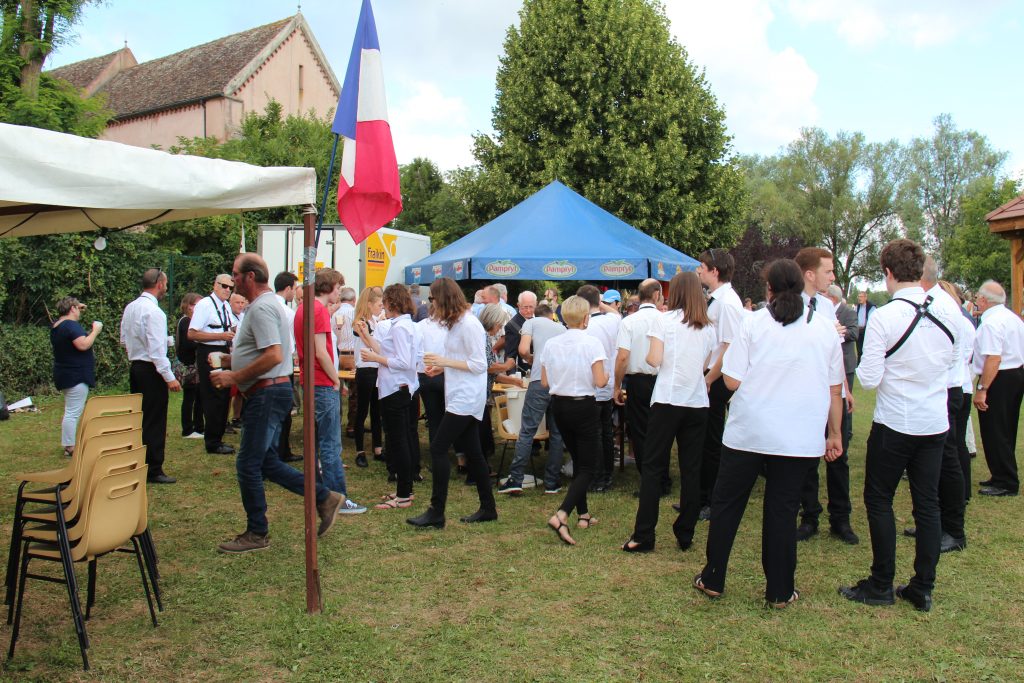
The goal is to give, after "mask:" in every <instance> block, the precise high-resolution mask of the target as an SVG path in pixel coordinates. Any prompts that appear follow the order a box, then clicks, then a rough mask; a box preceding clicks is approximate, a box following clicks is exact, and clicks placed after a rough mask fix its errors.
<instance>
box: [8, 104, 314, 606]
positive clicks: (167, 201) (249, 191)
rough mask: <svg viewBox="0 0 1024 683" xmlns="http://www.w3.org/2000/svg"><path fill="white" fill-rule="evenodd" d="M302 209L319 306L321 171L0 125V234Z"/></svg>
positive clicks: (310, 465)
mask: <svg viewBox="0 0 1024 683" xmlns="http://www.w3.org/2000/svg"><path fill="white" fill-rule="evenodd" d="M296 205H301V206H303V207H304V210H303V224H304V226H305V233H306V253H305V261H306V266H307V267H306V269H305V275H306V277H305V281H304V282H303V283H302V284H303V301H304V303H305V305H306V306H312V305H313V279H312V277H313V270H314V269H313V264H314V263H315V260H316V255H315V249H313V246H312V245H313V230H314V225H315V223H316V208H315V206H316V171H315V170H314V169H312V168H291V167H288V168H281V167H279V168H264V167H260V166H252V165H250V164H243V163H240V162H236V161H223V160H221V159H206V158H202V157H194V156H187V155H176V154H169V153H167V152H162V151H159V150H154V149H143V148H140V147H132V146H130V145H124V144H121V143H117V142H107V141H103V140H91V139H88V138H82V137H78V136H76V135H68V134H65V133H55V132H53V131H49V130H41V129H39V128H29V127H24V126H13V125H10V124H4V123H0V238H3V237H27V236H31V235H47V234H53V233H63V232H82V231H88V230H104V229H107V230H117V229H122V228H128V227H132V226H136V225H144V224H147V225H148V224H153V223H163V222H166V221H176V220H185V219H188V218H197V217H200V216H214V215H217V214H224V213H236V212H242V211H251V210H255V209H266V208H271V207H275V206H296ZM225 256H227V255H225ZM140 274H141V273H140ZM306 323H307V324H306V334H305V340H304V341H305V354H304V359H303V360H304V362H305V370H304V372H305V373H306V375H307V376H311V375H312V374H313V356H314V354H313V316H308V317H307V319H306ZM304 390H305V394H304V402H305V404H306V405H307V406H309V409H307V410H305V411H303V456H304V458H303V459H304V465H305V472H304V474H305V515H304V516H305V527H306V530H305V540H306V609H307V611H309V612H311V613H316V612H319V611H320V610H321V606H322V600H321V594H320V574H319V567H318V562H317V556H316V527H315V521H314V520H315V511H314V504H315V501H314V498H315V480H314V472H315V471H316V466H315V464H314V460H313V457H314V452H313V449H314V446H315V442H314V431H313V412H314V411H313V409H312V406H313V404H314V401H315V399H314V395H313V386H312V384H308V385H307V386H306V387H304Z"/></svg>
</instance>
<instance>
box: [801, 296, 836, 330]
mask: <svg viewBox="0 0 1024 683" xmlns="http://www.w3.org/2000/svg"><path fill="white" fill-rule="evenodd" d="M800 296H801V297H802V298H803V300H804V317H806V316H807V308H808V307H809V306H810V305H811V297H809V296H807V292H801V293H800ZM819 315H820V316H822V317H824V318H825V319H826V320H828V321H829V322H830V323H832V330H833V331H835V326H836V323H837V322H839V318H837V317H836V305H835V304H834V303H832V300H831V299H829V298H828V297H827V296H825V295H824V294H821V293H820V292H819V293H816V294H815V295H814V316H811V318H812V319H813V318H814V317H815V316H819Z"/></svg>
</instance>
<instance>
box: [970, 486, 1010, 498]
mask: <svg viewBox="0 0 1024 683" xmlns="http://www.w3.org/2000/svg"><path fill="white" fill-rule="evenodd" d="M978 495H979V496H1016V495H1017V492H1016V491H1007V490H1006V489H1002V488H999V487H998V486H983V487H981V488H980V489H979V490H978Z"/></svg>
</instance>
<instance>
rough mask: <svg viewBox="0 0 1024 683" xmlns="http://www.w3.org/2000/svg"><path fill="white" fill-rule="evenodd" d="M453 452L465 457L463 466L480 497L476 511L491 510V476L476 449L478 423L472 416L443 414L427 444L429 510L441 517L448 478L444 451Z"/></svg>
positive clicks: (477, 445) (478, 438) (478, 433)
mask: <svg viewBox="0 0 1024 683" xmlns="http://www.w3.org/2000/svg"><path fill="white" fill-rule="evenodd" d="M453 444H454V445H455V449H456V450H457V451H458V452H460V453H465V454H466V466H467V467H469V473H470V475H471V476H472V477H473V478H474V479H476V492H477V495H478V496H479V497H480V509H481V510H484V511H493V510H494V509H495V505H494V491H492V490H491V477H490V473H489V472H488V471H487V461H486V460H484V454H483V452H482V451H481V450H480V420H478V419H476V418H475V417H473V416H472V415H456V414H455V413H449V412H448V411H445V413H444V417H443V418H441V424H440V425H438V427H437V433H436V434H435V435H434V438H433V439H431V441H430V462H431V468H432V476H431V479H432V490H431V494H430V507H432V508H433V509H434V511H435V512H438V513H440V514H442V515H443V514H444V509H445V504H446V503H447V502H448V478H449V477H450V476H451V468H452V466H451V463H450V462H448V449H449V448H451V447H452V445H453Z"/></svg>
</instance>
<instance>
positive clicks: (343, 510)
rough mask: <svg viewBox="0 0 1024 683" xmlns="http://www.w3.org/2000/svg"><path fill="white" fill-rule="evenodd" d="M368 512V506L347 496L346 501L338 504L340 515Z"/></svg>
mask: <svg viewBox="0 0 1024 683" xmlns="http://www.w3.org/2000/svg"><path fill="white" fill-rule="evenodd" d="M364 512H366V506H365V505H360V504H359V503H357V502H355V501H354V500H352V499H351V498H346V499H345V502H344V503H342V504H341V505H339V506H338V514H339V515H361V514H363V513H364Z"/></svg>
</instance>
